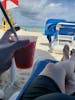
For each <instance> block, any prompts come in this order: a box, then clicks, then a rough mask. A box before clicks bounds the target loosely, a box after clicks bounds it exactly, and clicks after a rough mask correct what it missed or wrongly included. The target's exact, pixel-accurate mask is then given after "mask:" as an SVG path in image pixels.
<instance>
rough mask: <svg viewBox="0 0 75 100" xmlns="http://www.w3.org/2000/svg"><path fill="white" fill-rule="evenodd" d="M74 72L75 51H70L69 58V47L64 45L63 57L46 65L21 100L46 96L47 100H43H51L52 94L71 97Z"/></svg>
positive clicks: (74, 88)
mask: <svg viewBox="0 0 75 100" xmlns="http://www.w3.org/2000/svg"><path fill="white" fill-rule="evenodd" d="M74 70H75V50H74V49H73V50H72V52H71V57H70V58H69V46H68V45H65V46H64V48H63V57H62V59H61V61H59V62H57V63H55V64H53V63H48V64H47V65H46V67H45V68H44V70H43V71H42V72H41V73H40V74H39V75H38V76H37V77H36V78H35V79H34V80H33V82H32V83H31V84H30V86H29V87H28V89H27V91H26V92H25V93H24V94H23V96H22V97H21V99H22V100H34V99H35V100H37V98H40V96H46V95H48V96H47V98H48V99H45V100H51V99H49V96H50V95H51V94H52V93H62V94H63V93H64V94H68V95H72V94H73V93H74V92H75V83H74V82H75V79H74V78H75V74H74ZM74 99H75V97H74ZM74 99H73V100H74ZM38 100H44V99H38ZM53 100H54V99H53Z"/></svg>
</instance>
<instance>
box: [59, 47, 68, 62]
mask: <svg viewBox="0 0 75 100" xmlns="http://www.w3.org/2000/svg"><path fill="white" fill-rule="evenodd" d="M67 59H69V46H68V45H65V46H64V48H63V57H62V58H61V61H64V60H67Z"/></svg>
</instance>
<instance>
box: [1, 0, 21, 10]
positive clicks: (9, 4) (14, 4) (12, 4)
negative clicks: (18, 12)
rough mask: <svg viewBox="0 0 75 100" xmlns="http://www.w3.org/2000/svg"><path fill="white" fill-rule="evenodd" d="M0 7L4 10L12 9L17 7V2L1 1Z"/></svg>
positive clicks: (10, 0)
mask: <svg viewBox="0 0 75 100" xmlns="http://www.w3.org/2000/svg"><path fill="white" fill-rule="evenodd" d="M1 2H2V5H3V7H4V8H5V9H12V8H15V7H18V4H19V2H18V0H1Z"/></svg>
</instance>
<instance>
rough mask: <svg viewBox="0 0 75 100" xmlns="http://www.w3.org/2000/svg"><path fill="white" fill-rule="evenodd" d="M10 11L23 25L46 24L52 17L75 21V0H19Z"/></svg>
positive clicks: (18, 22)
mask: <svg viewBox="0 0 75 100" xmlns="http://www.w3.org/2000/svg"><path fill="white" fill-rule="evenodd" d="M10 12H11V13H12V16H13V18H14V20H15V22H16V23H17V24H18V25H21V26H45V23H46V21H47V20H48V19H51V18H52V19H58V18H59V19H66V20H69V21H75V0H19V6H18V7H17V8H14V9H10Z"/></svg>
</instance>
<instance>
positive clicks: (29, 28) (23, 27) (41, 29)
mask: <svg viewBox="0 0 75 100" xmlns="http://www.w3.org/2000/svg"><path fill="white" fill-rule="evenodd" d="M21 28H22V29H26V30H27V31H29V32H33V31H34V27H29V26H28V27H27V26H21ZM35 28H36V31H37V32H41V33H43V34H44V32H45V28H44V27H35Z"/></svg>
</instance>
